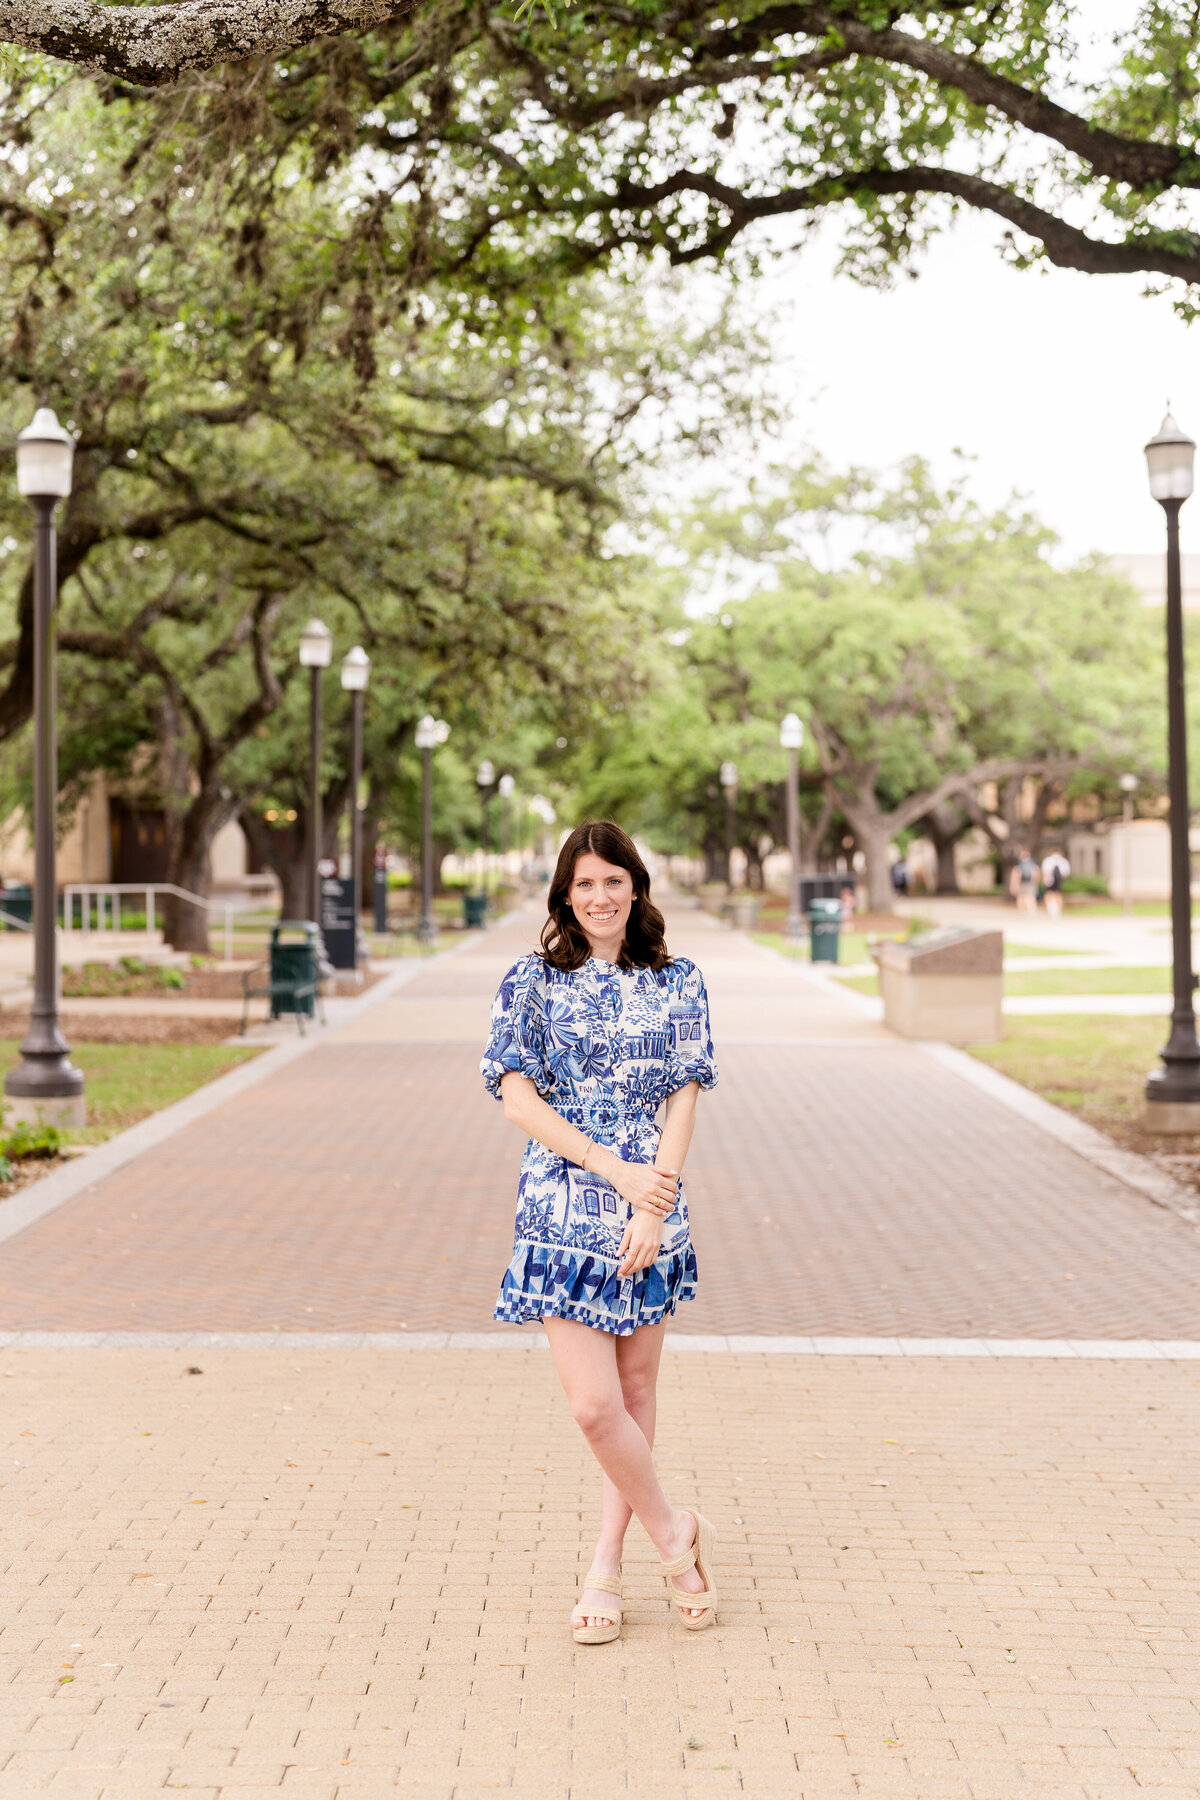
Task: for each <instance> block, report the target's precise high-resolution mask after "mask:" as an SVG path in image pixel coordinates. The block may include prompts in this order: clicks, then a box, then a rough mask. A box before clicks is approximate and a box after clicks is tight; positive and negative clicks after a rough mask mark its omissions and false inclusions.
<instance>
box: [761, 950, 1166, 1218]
mask: <svg viewBox="0 0 1200 1800" xmlns="http://www.w3.org/2000/svg"><path fill="white" fill-rule="evenodd" d="M751 941H753V940H751ZM754 947H755V949H757V950H760V951H761V952H762V953H763V955H764V956H770V957H772V958H774V960H775V961H776V962H782V963H785V964H787V966H788V967H789V968H791V969H793V970H795V972H796V974H797V975H799V976H800V978H801V979H802V980H807V982H808V984H809V985H810V986H811V985H819V986H821V987H824V988H825V989H826V990H828V989H829V988H831V987H833V986H834V984H835V981H836V977H834V976H825V975H818V974H817V973H816V972H815V971H814V970H812V969H811V968H809V967H808V966H807V965H804V964H802V965H797V964H796V963H795V962H793V960H792V959H791V958H790V957H787V956H783V955H781V954H780V952H779V951H778V950H773V949H771V948H770V946H769V945H767V944H756V945H755V946H754ZM839 985H840V984H839ZM841 993H842V997H843V998H844V999H845V1000H846V1001H848V1002H849V1004H850V1006H851V1007H852V1008H853V1009H854V1010H855V1011H856V1012H858V1013H859V1015H860V1016H861V1017H872V1018H875V1019H878V1016H879V1015H878V1012H877V1010H876V1009H877V1007H878V1004H879V1003H878V1002H877V1001H874V1000H872V999H870V998H869V997H868V996H867V995H865V994H859V993H856V992H855V990H854V989H853V988H847V987H844V986H843V987H842V989H841ZM1155 997H1156V998H1157V996H1155ZM836 1041H837V1040H834V1039H830V1040H829V1042H830V1045H831V1046H832V1045H833V1044H834V1043H835V1042H836ZM846 1041H848V1042H851V1043H853V1042H855V1041H856V1040H846ZM857 1041H859V1042H861V1041H862V1040H857ZM873 1041H874V1042H875V1043H885V1044H888V1045H889V1046H890V1045H896V1044H907V1045H909V1046H910V1047H911V1048H912V1049H913V1050H918V1051H920V1052H921V1054H922V1055H924V1056H930V1057H932V1058H933V1060H934V1061H935V1062H939V1063H941V1064H942V1066H943V1068H947V1069H950V1070H952V1071H953V1073H954V1074H955V1075H958V1076H960V1077H961V1079H962V1080H963V1081H969V1082H970V1083H971V1085H972V1087H975V1088H978V1089H979V1090H980V1091H981V1092H982V1093H985V1094H987V1095H989V1096H990V1097H991V1099H993V1100H997V1101H999V1103H1000V1105H1001V1106H1005V1107H1007V1108H1008V1110H1009V1112H1013V1113H1016V1114H1017V1115H1018V1116H1019V1117H1020V1118H1022V1119H1025V1120H1026V1121H1027V1122H1028V1123H1029V1124H1030V1125H1036V1126H1037V1127H1038V1129H1039V1130H1040V1131H1044V1132H1045V1133H1046V1135H1047V1136H1048V1137H1052V1138H1056V1139H1057V1140H1058V1142H1059V1143H1060V1144H1065V1145H1066V1147H1067V1148H1068V1149H1069V1150H1073V1151H1074V1152H1075V1154H1076V1155H1077V1156H1081V1157H1082V1158H1083V1160H1084V1161H1085V1162H1088V1163H1091V1165H1092V1167H1093V1168H1096V1169H1103V1170H1104V1172H1105V1174H1106V1175H1111V1176H1113V1178H1114V1179H1115V1180H1117V1181H1120V1182H1122V1183H1123V1184H1124V1185H1125V1186H1126V1187H1128V1188H1132V1189H1133V1190H1134V1192H1135V1193H1138V1194H1144V1195H1145V1197H1146V1199H1147V1200H1153V1202H1154V1204H1155V1205H1156V1206H1163V1207H1166V1209H1167V1211H1168V1212H1173V1213H1174V1214H1175V1215H1176V1217H1177V1218H1180V1219H1183V1220H1184V1222H1185V1223H1186V1224H1188V1225H1200V1202H1197V1199H1196V1196H1195V1195H1194V1194H1193V1193H1191V1192H1190V1191H1189V1189H1187V1188H1184V1187H1181V1186H1180V1185H1179V1183H1178V1182H1177V1181H1174V1180H1173V1179H1172V1178H1171V1176H1170V1175H1168V1174H1167V1173H1166V1172H1165V1171H1164V1170H1162V1169H1159V1168H1156V1167H1155V1165H1154V1164H1153V1163H1152V1162H1151V1161H1150V1158H1149V1157H1148V1156H1139V1155H1138V1153H1137V1151H1135V1150H1122V1149H1120V1148H1119V1147H1118V1146H1117V1145H1116V1144H1114V1143H1113V1142H1112V1140H1111V1139H1110V1138H1107V1137H1105V1135H1104V1133H1103V1132H1102V1131H1097V1130H1096V1129H1095V1127H1094V1126H1092V1125H1085V1124H1084V1122H1083V1120H1082V1119H1077V1118H1075V1117H1074V1115H1073V1114H1071V1113H1069V1112H1066V1111H1065V1110H1064V1109H1063V1108H1062V1107H1061V1106H1055V1105H1054V1104H1053V1102H1052V1101H1050V1100H1043V1099H1042V1098H1041V1096H1040V1095H1038V1094H1034V1093H1032V1092H1031V1091H1030V1090H1029V1089H1028V1088H1026V1087H1022V1086H1021V1084H1020V1082H1019V1081H1013V1080H1012V1079H1011V1078H1010V1077H1009V1076H1007V1075H1001V1074H1000V1072H999V1070H998V1069H993V1068H990V1067H989V1066H988V1064H987V1063H983V1062H980V1061H978V1059H977V1058H975V1057H973V1056H970V1055H968V1053H967V1052H966V1051H965V1050H959V1049H956V1048H955V1046H954V1045H953V1044H944V1043H939V1042H930V1041H928V1040H924V1039H920V1038H902V1037H899V1036H898V1035H896V1034H895V1033H892V1035H891V1036H890V1037H889V1038H885V1039H875V1040H873Z"/></svg>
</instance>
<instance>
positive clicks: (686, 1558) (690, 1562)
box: [662, 1533, 699, 1581]
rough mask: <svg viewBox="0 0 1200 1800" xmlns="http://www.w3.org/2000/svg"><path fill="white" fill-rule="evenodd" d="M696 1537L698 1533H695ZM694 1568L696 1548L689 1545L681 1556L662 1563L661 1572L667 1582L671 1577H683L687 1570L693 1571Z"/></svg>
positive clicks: (693, 1545)
mask: <svg viewBox="0 0 1200 1800" xmlns="http://www.w3.org/2000/svg"><path fill="white" fill-rule="evenodd" d="M697 1536H699V1533H697ZM695 1566H696V1546H695V1544H689V1545H688V1548H687V1549H686V1550H685V1551H684V1553H683V1555H682V1556H676V1557H674V1558H673V1559H672V1561H670V1562H664V1563H663V1564H662V1572H663V1574H664V1575H665V1576H666V1577H667V1579H668V1581H669V1580H670V1578H671V1576H672V1575H683V1574H685V1573H686V1572H687V1570H688V1569H694V1568H695Z"/></svg>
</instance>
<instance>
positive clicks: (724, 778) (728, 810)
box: [721, 762, 738, 894]
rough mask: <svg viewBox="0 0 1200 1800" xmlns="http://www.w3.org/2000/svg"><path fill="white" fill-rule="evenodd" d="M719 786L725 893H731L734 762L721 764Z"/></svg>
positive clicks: (735, 771)
mask: <svg viewBox="0 0 1200 1800" xmlns="http://www.w3.org/2000/svg"><path fill="white" fill-rule="evenodd" d="M721 786H722V787H723V788H724V789H725V891H726V892H727V893H729V894H732V892H733V835H734V822H735V817H736V812H737V786H738V771H737V764H736V763H735V762H723V763H722V764H721Z"/></svg>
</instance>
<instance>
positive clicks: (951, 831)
mask: <svg viewBox="0 0 1200 1800" xmlns="http://www.w3.org/2000/svg"><path fill="white" fill-rule="evenodd" d="M921 823H922V825H924V827H925V830H926V833H927V835H928V837H929V840H930V842H931V843H932V845H933V847H934V849H935V850H936V851H937V892H938V893H939V894H957V893H958V891H959V887H958V868H957V865H956V863H955V859H954V851H955V847H956V845H957V843H958V840H959V838H960V837H961V836H962V834H963V832H964V831H965V830H966V828H967V826H968V825H969V824H970V820H969V819H968V817H967V815H966V812H965V810H964V808H963V807H962V806H960V805H958V804H957V803H956V802H954V801H953V800H943V802H942V804H941V805H940V806H934V807H931V808H930V810H929V811H928V812H927V813H926V814H925V817H924V818H923V819H922V820H921Z"/></svg>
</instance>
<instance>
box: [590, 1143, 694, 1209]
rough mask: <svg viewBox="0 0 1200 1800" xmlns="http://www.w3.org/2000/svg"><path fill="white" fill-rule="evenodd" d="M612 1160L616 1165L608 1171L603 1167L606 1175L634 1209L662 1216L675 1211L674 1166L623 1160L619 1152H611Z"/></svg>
mask: <svg viewBox="0 0 1200 1800" xmlns="http://www.w3.org/2000/svg"><path fill="white" fill-rule="evenodd" d="M612 1161H613V1163H614V1164H615V1167H614V1168H613V1169H612V1170H611V1171H610V1170H608V1169H605V1171H604V1174H605V1179H606V1180H607V1181H608V1183H609V1185H610V1186H611V1187H615V1188H616V1190H617V1192H618V1194H620V1196H621V1198H622V1200H628V1202H629V1204H630V1206H632V1207H633V1208H634V1209H635V1210H636V1211H637V1212H645V1213H650V1214H651V1215H652V1216H653V1217H654V1218H656V1219H665V1218H667V1217H668V1216H669V1215H670V1214H671V1213H673V1212H674V1211H675V1203H676V1201H677V1199H678V1197H679V1176H678V1175H677V1174H676V1173H675V1170H674V1169H656V1168H655V1167H654V1165H653V1163H634V1162H623V1161H622V1159H621V1158H620V1157H619V1156H613V1158H612Z"/></svg>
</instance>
